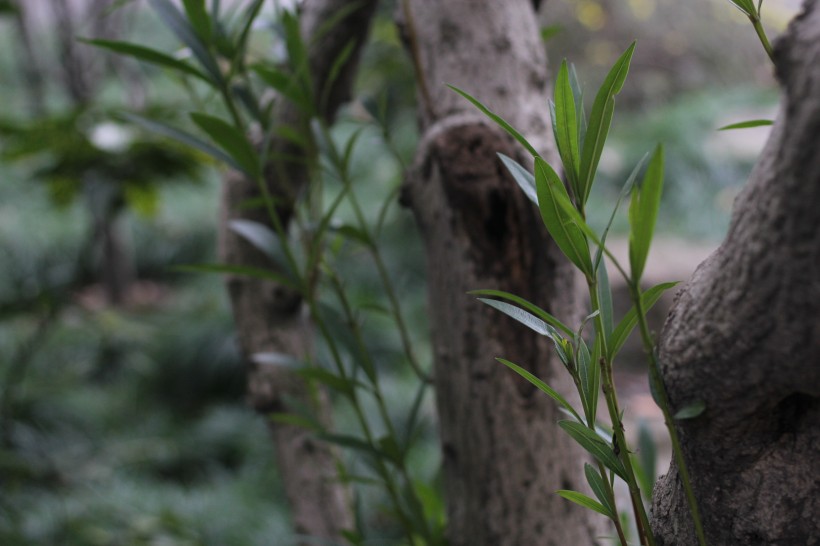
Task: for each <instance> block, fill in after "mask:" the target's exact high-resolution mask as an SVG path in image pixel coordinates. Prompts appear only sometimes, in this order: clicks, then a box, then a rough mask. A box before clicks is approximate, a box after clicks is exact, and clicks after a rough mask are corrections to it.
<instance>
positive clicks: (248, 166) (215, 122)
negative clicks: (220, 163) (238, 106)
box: [191, 112, 261, 179]
mask: <svg viewBox="0 0 820 546" xmlns="http://www.w3.org/2000/svg"><path fill="white" fill-rule="evenodd" d="M191 120H193V122H194V123H196V124H197V126H198V127H199V128H200V129H202V130H203V131H204V132H205V133H206V134H207V135H208V136H209V137H211V139H212V140H213V141H214V142H216V143H217V144H218V145H219V146H220V147H221V148H222V149H223V150H225V151H226V152H228V155H230V156H231V157H232V158H233V160H234V161H235V162H236V163H237V164H238V165H240V166H241V168H242V169H241V170H242V171H244V172H245V173H246V174H247V175H248V176H250V177H251V178H254V179H255V178H258V177H259V175H260V174H261V168H260V166H259V156H258V155H257V153H256V150H254V149H253V146H251V143H250V142H248V139H247V138H246V137H245V133H243V132H242V131H240V130H239V129H237V128H236V127H234V126H233V125H231V124H230V123H228V122H226V121H224V120H222V119H220V118H217V117H214V116H210V115H208V114H203V113H200V112H193V113H192V114H191Z"/></svg>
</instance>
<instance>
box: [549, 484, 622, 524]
mask: <svg viewBox="0 0 820 546" xmlns="http://www.w3.org/2000/svg"><path fill="white" fill-rule="evenodd" d="M556 493H558V494H559V495H560V496H562V497H564V498H565V499H567V500H569V501H572V502H574V503H575V504H580V505H581V506H583V507H584V508H589V509H590V510H595V511H596V512H598V513H599V514H603V515H605V516H606V517H608V518H612V515H611V514H610V512H609V511H608V510H607V509H606V508H605V507H604V506H603V505H602V504H601V503H599V502H598V501H596V500H593V499H591V498H589V497H587V496H586V495H584V494H583V493H579V492H577V491H567V490H566V489H561V490H559V491H556Z"/></svg>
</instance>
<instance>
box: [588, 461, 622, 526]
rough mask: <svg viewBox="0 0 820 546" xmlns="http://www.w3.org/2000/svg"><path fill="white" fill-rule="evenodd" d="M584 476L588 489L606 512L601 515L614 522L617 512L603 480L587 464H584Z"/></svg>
mask: <svg viewBox="0 0 820 546" xmlns="http://www.w3.org/2000/svg"><path fill="white" fill-rule="evenodd" d="M584 474H585V475H586V478H587V483H589V487H590V488H591V489H592V492H593V493H595V496H596V497H597V498H598V500H599V501H601V506H602V507H603V508H604V509H605V510H606V512H601V513H602V514H604V515H605V516H606V517H608V518H609V519H612V520H614V519H615V518H616V517H618V516H617V514H618V512H617V511H616V510H615V506H613V504H612V500H611V499H610V498H609V496H608V495H607V488H606V483H605V482H604V479H603V478H602V477H601V475H600V474H599V473H598V471H597V470H595V468H593V466H592V465H591V464H589V463H584Z"/></svg>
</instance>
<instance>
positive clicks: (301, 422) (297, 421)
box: [269, 413, 324, 433]
mask: <svg viewBox="0 0 820 546" xmlns="http://www.w3.org/2000/svg"><path fill="white" fill-rule="evenodd" d="M269 418H270V420H271V421H273V422H274V423H278V424H280V425H289V426H292V427H299V428H303V429H305V430H309V431H311V432H314V433H320V432H322V430H324V429H323V428H322V425H320V424H319V423H318V422H317V421H315V420H313V419H309V418H307V417H305V416H303V415H295V414H293V413H271V414H270V415H269Z"/></svg>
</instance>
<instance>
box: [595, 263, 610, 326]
mask: <svg viewBox="0 0 820 546" xmlns="http://www.w3.org/2000/svg"><path fill="white" fill-rule="evenodd" d="M597 275H598V283H597V289H598V304H599V305H600V308H601V322H602V323H603V325H604V336H606V338H607V339H609V336H611V335H612V328H613V318H612V317H613V311H612V288H611V287H610V285H609V274H608V273H607V270H606V262H603V261H602V262H601V263H600V264H598V272H597Z"/></svg>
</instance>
